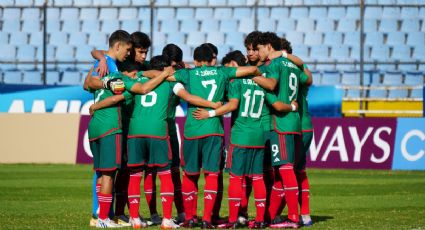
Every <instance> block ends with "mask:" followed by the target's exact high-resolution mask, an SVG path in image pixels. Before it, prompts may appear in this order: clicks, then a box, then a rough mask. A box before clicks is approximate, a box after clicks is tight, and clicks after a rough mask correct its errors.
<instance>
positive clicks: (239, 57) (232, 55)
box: [221, 50, 246, 66]
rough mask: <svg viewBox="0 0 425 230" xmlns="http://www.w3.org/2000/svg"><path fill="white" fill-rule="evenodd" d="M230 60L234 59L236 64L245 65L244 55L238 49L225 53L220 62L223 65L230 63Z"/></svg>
mask: <svg viewBox="0 0 425 230" xmlns="http://www.w3.org/2000/svg"><path fill="white" fill-rule="evenodd" d="M231 61H235V62H236V63H237V64H238V66H244V65H246V57H245V55H243V54H242V52H241V51H240V50H234V51H232V52H229V53H227V54H226V56H224V58H223V60H222V61H221V64H222V65H225V64H228V63H230V62H231Z"/></svg>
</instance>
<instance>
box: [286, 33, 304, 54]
mask: <svg viewBox="0 0 425 230" xmlns="http://www.w3.org/2000/svg"><path fill="white" fill-rule="evenodd" d="M287 39H288V37H287ZM289 41H291V40H289ZM291 43H292V42H291ZM292 52H293V53H294V54H295V55H297V56H298V57H300V58H301V59H305V58H308V56H309V55H308V47H307V46H305V45H302V44H301V45H292Z"/></svg>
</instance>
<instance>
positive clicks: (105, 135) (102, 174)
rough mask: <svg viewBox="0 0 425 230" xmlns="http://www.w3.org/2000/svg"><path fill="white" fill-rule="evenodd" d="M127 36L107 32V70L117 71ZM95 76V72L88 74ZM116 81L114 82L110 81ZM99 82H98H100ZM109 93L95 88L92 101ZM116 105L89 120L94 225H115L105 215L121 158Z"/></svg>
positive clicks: (127, 48)
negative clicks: (95, 206) (96, 206)
mask: <svg viewBox="0 0 425 230" xmlns="http://www.w3.org/2000/svg"><path fill="white" fill-rule="evenodd" d="M131 46H132V45H131V41H130V35H129V34H128V33H127V32H126V31H123V30H117V31H115V32H114V33H112V34H111V36H110V38H109V49H108V51H107V52H106V61H107V64H108V69H109V71H110V72H111V73H112V72H117V66H116V63H115V60H118V61H124V60H125V59H126V57H127V56H128V53H129V51H130V49H131ZM98 64H99V61H97V62H96V63H95V65H94V67H95V68H96V67H97V66H98ZM92 75H93V76H97V73H96V72H93V73H92ZM114 78H115V77H114V76H111V77H110V78H106V79H104V82H106V84H104V85H105V86H107V87H108V88H111V83H112V82H113V81H112V79H114ZM96 80H97V81H98V82H100V81H99V80H98V78H97V77H96V79H95V77H90V78H86V81H85V82H84V88H85V89H90V88H92V89H94V88H95V87H94V88H93V86H94V85H92V82H96ZM114 82H116V81H114ZM100 83H101V82H100ZM112 95H113V92H111V91H109V90H105V89H98V90H96V91H95V92H94V96H95V101H101V100H104V99H105V98H107V97H109V96H112ZM123 95H124V97H129V94H128V93H126V92H124V94H123ZM120 117H121V116H120V106H119V105H116V106H115V108H109V109H105V110H103V111H102V112H99V113H97V114H96V115H94V116H93V117H92V119H91V120H90V123H89V128H88V130H89V141H90V149H91V151H92V153H93V162H94V169H95V170H96V172H97V173H98V179H97V185H96V187H100V189H96V190H97V191H98V193H97V197H98V201H99V216H98V220H97V223H96V227H102V228H103V227H118V226H120V225H117V224H115V222H113V221H112V220H110V219H109V217H108V212H109V210H110V206H111V202H112V187H113V180H114V176H115V172H116V169H117V168H118V167H119V165H120V160H121V151H120V149H121V144H122V143H121V142H120V140H121V132H122V130H121V125H122V124H121V119H120Z"/></svg>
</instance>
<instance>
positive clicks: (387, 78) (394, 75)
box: [382, 71, 403, 85]
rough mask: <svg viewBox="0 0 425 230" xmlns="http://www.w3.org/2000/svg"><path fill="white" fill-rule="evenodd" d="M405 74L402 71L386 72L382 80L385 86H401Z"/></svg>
mask: <svg viewBox="0 0 425 230" xmlns="http://www.w3.org/2000/svg"><path fill="white" fill-rule="evenodd" d="M402 83H403V74H402V73H401V72H400V71H386V72H385V73H384V78H383V80H382V84H383V85H401V84H402Z"/></svg>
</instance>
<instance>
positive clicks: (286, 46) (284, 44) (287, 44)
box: [280, 38, 292, 54]
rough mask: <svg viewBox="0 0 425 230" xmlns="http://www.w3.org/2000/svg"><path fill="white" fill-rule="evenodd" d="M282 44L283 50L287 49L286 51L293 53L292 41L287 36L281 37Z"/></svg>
mask: <svg viewBox="0 0 425 230" xmlns="http://www.w3.org/2000/svg"><path fill="white" fill-rule="evenodd" d="M280 44H281V46H282V50H286V52H287V53H288V54H292V46H291V42H290V41H288V40H286V38H281V39H280Z"/></svg>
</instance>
